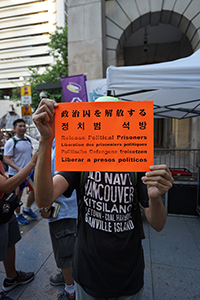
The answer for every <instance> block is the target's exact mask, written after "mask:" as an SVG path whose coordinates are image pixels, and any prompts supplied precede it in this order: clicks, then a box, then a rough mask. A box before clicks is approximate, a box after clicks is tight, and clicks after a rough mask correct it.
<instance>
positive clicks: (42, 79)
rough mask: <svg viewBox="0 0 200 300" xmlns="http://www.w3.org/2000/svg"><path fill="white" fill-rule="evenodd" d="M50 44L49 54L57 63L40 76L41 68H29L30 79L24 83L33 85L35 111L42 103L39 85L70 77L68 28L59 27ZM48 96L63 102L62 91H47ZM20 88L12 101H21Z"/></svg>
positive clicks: (14, 93) (16, 90)
mask: <svg viewBox="0 0 200 300" xmlns="http://www.w3.org/2000/svg"><path fill="white" fill-rule="evenodd" d="M49 36H50V41H49V43H48V46H49V53H50V55H52V56H53V57H54V60H55V63H54V64H52V65H50V66H48V67H46V68H45V71H44V72H43V73H42V74H40V67H34V66H33V67H29V71H30V78H29V79H28V80H26V81H25V82H24V86H25V85H31V94H32V105H31V106H32V108H33V110H35V109H36V108H37V106H38V104H39V102H40V97H39V94H40V92H41V91H37V90H36V87H37V85H39V84H45V83H55V82H59V81H60V78H61V77H66V76H67V75H68V47H67V27H64V28H63V27H57V28H56V31H55V33H53V34H50V33H49ZM45 92H46V94H47V96H48V97H49V98H51V99H54V100H55V101H57V102H60V100H61V90H48V91H45ZM19 98H20V88H16V89H14V90H13V97H12V100H13V99H15V100H19Z"/></svg>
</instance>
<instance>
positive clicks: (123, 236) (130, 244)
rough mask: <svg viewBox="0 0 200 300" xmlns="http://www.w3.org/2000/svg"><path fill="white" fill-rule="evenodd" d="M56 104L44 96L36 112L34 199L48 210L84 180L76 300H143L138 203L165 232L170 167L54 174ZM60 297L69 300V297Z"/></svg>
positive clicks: (75, 267) (76, 256) (75, 268)
mask: <svg viewBox="0 0 200 300" xmlns="http://www.w3.org/2000/svg"><path fill="white" fill-rule="evenodd" d="M107 100H108V101H109V100H110V97H108V98H107ZM114 100H115V101H117V100H118V99H114ZM68 105H69V104H68ZM57 106H58V104H57V103H56V102H55V101H53V100H49V99H43V100H42V101H41V102H40V104H39V106H38V109H37V110H36V112H35V114H34V116H33V121H34V123H35V124H36V126H37V128H38V130H39V131H40V134H41V139H40V146H39V155H38V164H37V166H36V171H35V199H36V203H37V205H38V206H39V207H46V208H48V209H49V208H50V207H51V204H52V203H53V202H54V201H55V200H56V199H57V198H58V197H59V196H60V195H61V194H64V195H65V196H66V197H69V196H70V195H71V193H72V191H73V190H74V189H77V190H79V188H80V181H81V182H82V183H81V194H80V197H79V202H80V203H79V224H78V235H77V242H76V246H75V250H74V259H73V265H72V268H73V270H72V275H73V278H74V280H75V290H76V300H97V299H99V298H101V299H102V300H104V299H105V300H106V299H108V298H115V299H116V300H125V299H126V300H139V299H142V291H143V284H144V257H143V249H142V245H141V239H142V238H143V232H142V224H141V215H140V207H139V204H138V202H140V203H141V205H142V206H143V207H144V211H145V215H146V218H147V220H148V222H149V224H150V225H151V226H152V227H153V228H154V229H155V230H156V231H158V232H159V231H161V230H162V229H163V228H164V226H165V222H166V218H167V212H166V210H165V207H164V205H163V202H162V199H161V195H162V194H164V193H166V192H167V191H168V190H169V189H170V188H171V187H172V183H173V178H172V176H171V173H170V171H169V169H168V167H167V166H166V165H154V166H150V168H149V171H147V172H146V173H140V172H139V173H133V172H120V171H117V172H114V171H111V172H106V171H101V172H100V171H98V170H94V172H67V171H62V172H59V173H58V174H56V175H55V176H54V177H53V178H52V176H51V145H52V141H53V139H54V131H55V120H54V114H55V112H56V107H57ZM133 171H134V170H133ZM81 178H82V180H81ZM62 299H63V300H64V299H70V298H69V296H68V295H65V297H64V296H63V298H62ZM60 300H61V299H60Z"/></svg>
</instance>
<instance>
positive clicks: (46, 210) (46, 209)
mask: <svg viewBox="0 0 200 300" xmlns="http://www.w3.org/2000/svg"><path fill="white" fill-rule="evenodd" d="M43 209H44V211H45V212H46V213H47V212H49V211H50V210H51V207H50V208H46V207H44V208H43Z"/></svg>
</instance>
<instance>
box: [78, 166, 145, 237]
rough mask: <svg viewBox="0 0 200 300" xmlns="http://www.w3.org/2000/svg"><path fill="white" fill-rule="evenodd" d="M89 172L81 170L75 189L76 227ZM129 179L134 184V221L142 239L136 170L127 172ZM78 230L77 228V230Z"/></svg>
mask: <svg viewBox="0 0 200 300" xmlns="http://www.w3.org/2000/svg"><path fill="white" fill-rule="evenodd" d="M88 175H89V172H81V176H80V183H79V189H78V191H77V200H78V224H77V229H78V227H79V224H80V218H81V213H80V212H81V210H83V209H84V205H85V204H84V201H83V193H84V186H85V183H86V180H87V178H88ZM129 175H130V178H131V181H132V182H133V186H134V193H135V195H134V200H135V201H134V202H133V210H132V212H133V211H136V215H135V220H136V222H138V224H139V235H140V239H144V238H145V234H144V229H143V224H142V216H141V211H140V204H139V202H138V198H137V188H136V187H137V172H129ZM77 231H78V230H77Z"/></svg>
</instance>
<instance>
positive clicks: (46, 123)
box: [33, 99, 58, 141]
mask: <svg viewBox="0 0 200 300" xmlns="http://www.w3.org/2000/svg"><path fill="white" fill-rule="evenodd" d="M57 106H58V104H57V103H56V102H55V101H54V100H50V99H42V101H41V102H40V104H39V106H38V108H37V110H36V112H35V113H34V115H33V122H34V123H35V125H36V126H37V128H38V130H39V132H40V134H41V138H42V139H46V140H48V139H50V140H51V141H52V140H53V138H54V134H55V121H54V114H55V108H56V107H57Z"/></svg>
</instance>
